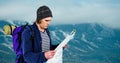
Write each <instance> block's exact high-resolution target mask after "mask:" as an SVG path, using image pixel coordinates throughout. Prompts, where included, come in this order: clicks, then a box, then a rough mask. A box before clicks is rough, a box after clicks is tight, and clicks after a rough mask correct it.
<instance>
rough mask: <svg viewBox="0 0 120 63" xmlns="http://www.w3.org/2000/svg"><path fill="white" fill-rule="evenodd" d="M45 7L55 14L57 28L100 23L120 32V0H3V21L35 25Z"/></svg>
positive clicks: (0, 5) (0, 11) (0, 0)
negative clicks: (40, 10) (38, 11)
mask: <svg viewBox="0 0 120 63" xmlns="http://www.w3.org/2000/svg"><path fill="white" fill-rule="evenodd" d="M42 5H46V6H48V7H49V8H50V9H51V10H52V14H53V19H52V21H51V24H53V25H59V24H78V23H100V24H105V25H107V26H109V27H112V28H119V29H120V0H0V19H6V20H21V21H28V22H34V21H35V19H36V10H37V9H38V8H39V7H40V6H42Z"/></svg>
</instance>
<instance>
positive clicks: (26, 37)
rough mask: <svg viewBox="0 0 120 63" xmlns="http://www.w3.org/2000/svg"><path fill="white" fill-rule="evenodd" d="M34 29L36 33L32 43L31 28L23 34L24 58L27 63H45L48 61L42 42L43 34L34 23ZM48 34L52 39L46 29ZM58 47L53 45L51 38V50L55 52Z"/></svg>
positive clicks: (27, 28)
mask: <svg viewBox="0 0 120 63" xmlns="http://www.w3.org/2000/svg"><path fill="white" fill-rule="evenodd" d="M30 26H31V27H32V30H33V31H34V42H33V43H32V41H31V39H30V38H31V32H30V31H31V30H30V28H29V27H26V29H25V30H24V31H23V33H22V49H23V57H24V60H25V62H26V63H44V62H46V61H47V59H46V58H45V56H44V53H45V52H42V40H41V34H40V31H39V30H38V27H37V25H36V24H35V23H34V24H33V25H30ZM46 31H47V34H48V36H49V38H50V34H49V31H48V30H47V29H46ZM55 47H57V45H52V44H51V38H50V49H51V50H53V49H55Z"/></svg>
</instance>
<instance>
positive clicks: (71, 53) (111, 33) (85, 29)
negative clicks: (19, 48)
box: [0, 20, 120, 63]
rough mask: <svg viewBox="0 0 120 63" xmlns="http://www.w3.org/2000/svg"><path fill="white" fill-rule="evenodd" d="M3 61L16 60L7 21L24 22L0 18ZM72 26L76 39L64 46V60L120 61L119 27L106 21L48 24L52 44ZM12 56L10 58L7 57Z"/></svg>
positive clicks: (69, 62)
mask: <svg viewBox="0 0 120 63" xmlns="http://www.w3.org/2000/svg"><path fill="white" fill-rule="evenodd" d="M0 23H2V24H0V62H2V63H14V59H15V53H14V52H13V49H12V37H11V36H10V35H8V36H5V35H4V34H3V31H2V28H3V26H4V25H5V24H13V25H22V24H23V23H22V22H18V21H13V22H11V23H10V22H8V21H6V20H1V21H0ZM73 29H76V34H75V36H74V39H73V40H71V41H70V42H69V43H68V45H67V48H65V49H64V54H63V63H119V62H120V54H119V53H120V29H113V28H110V27H107V26H105V25H103V24H97V23H94V24H93V23H82V24H74V25H72V24H66V25H51V26H50V27H49V30H50V33H51V38H52V43H53V44H58V43H60V42H62V41H63V40H64V38H65V37H66V36H67V34H69V33H70V32H71V31H72V30H73ZM8 58H9V59H8Z"/></svg>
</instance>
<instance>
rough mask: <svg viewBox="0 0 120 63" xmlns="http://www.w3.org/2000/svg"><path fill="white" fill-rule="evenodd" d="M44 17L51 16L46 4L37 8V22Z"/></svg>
mask: <svg viewBox="0 0 120 63" xmlns="http://www.w3.org/2000/svg"><path fill="white" fill-rule="evenodd" d="M46 17H53V16H52V12H51V10H50V9H49V8H48V7H47V6H41V7H39V8H38V10H37V22H38V21H39V20H41V19H43V18H46Z"/></svg>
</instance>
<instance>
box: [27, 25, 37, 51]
mask: <svg viewBox="0 0 120 63" xmlns="http://www.w3.org/2000/svg"><path fill="white" fill-rule="evenodd" d="M28 27H29V28H30V34H31V38H30V40H31V42H32V47H33V51H34V34H35V33H34V30H33V28H32V26H31V25H29V26H28Z"/></svg>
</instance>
